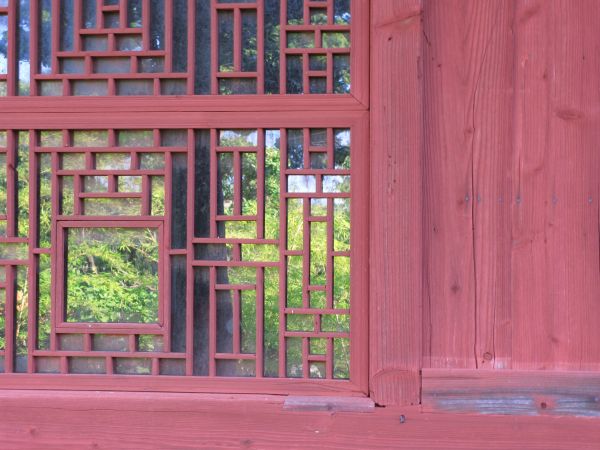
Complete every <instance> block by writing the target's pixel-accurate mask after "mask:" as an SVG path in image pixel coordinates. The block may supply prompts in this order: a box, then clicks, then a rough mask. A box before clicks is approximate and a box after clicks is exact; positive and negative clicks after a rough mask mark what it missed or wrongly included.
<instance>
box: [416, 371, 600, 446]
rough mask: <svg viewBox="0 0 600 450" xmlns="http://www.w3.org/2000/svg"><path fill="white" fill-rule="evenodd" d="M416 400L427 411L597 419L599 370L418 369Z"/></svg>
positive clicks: (599, 412)
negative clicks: (419, 399) (419, 383)
mask: <svg viewBox="0 0 600 450" xmlns="http://www.w3.org/2000/svg"><path fill="white" fill-rule="evenodd" d="M422 404H423V409H424V410H425V411H428V412H451V413H475V414H517V415H518V414H521V415H545V416H547V415H551V416H582V417H597V418H600V373H598V372H574V371H546V370H537V371H536V370H527V371H520V370H468V369H423V382H422ZM596 426H598V428H599V429H600V422H598V421H597V422H596ZM598 446H599V448H600V441H599V444H598Z"/></svg>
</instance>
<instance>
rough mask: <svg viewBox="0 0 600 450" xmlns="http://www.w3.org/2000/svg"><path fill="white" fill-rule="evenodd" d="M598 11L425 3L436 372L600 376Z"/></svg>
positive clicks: (428, 263)
mask: <svg viewBox="0 0 600 450" xmlns="http://www.w3.org/2000/svg"><path fill="white" fill-rule="evenodd" d="M599 9H600V5H599V4H598V2H595V1H585V0H582V1H566V0H552V1H545V2H538V1H526V0H522V1H516V2H512V1H497V2H491V1H490V2H486V1H480V2H474V1H462V0H456V1H447V2H437V1H428V2H426V3H425V4H424V41H425V44H424V53H423V54H424V61H425V66H424V108H425V114H424V117H425V119H424V126H425V134H424V149H425V161H424V186H425V198H424V201H425V206H424V237H423V242H424V259H425V264H424V267H425V268H424V315H423V330H424V332H423V355H424V367H439V368H496V369H502V368H514V369H561V370H562V369H567V370H599V369H600V355H599V352H600V345H598V342H600V336H599V333H600V327H599V326H598V324H599V323H600V304H599V301H600V244H599V241H598V236H599V232H598V230H599V229H600V225H599V219H598V216H599V207H598V205H599V200H600V199H599V195H600V194H599V193H600V152H599V151H598V148H597V146H598V142H599V140H600V139H599V137H600V136H599V134H600V122H599V118H600V108H599V105H600V94H599V92H600V91H599V89H598V85H599V84H600V75H599V74H600V70H599V66H600V60H599V59H600V55H599V53H598V48H599V46H600V35H599V34H598V33H597V30H598V27H599V25H600V11H599ZM415 167H416V166H415Z"/></svg>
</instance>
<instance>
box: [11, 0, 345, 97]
mask: <svg viewBox="0 0 600 450" xmlns="http://www.w3.org/2000/svg"><path fill="white" fill-rule="evenodd" d="M351 28H352V25H351V12H350V0H243V1H239V2H232V1H231V0H172V1H163V0H19V1H18V0H10V1H8V0H2V1H0V95H34V96H114V95H116V96H131V95H134V96H140V95H203V94H204V95H231V94H349V93H350V91H351V79H350V73H351V68H350V59H351V58H350V35H351ZM17 44H18V45H17ZM9 68H10V70H9Z"/></svg>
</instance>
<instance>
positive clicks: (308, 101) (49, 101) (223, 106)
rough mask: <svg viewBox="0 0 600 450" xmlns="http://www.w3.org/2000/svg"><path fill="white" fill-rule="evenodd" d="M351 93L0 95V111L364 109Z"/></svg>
mask: <svg viewBox="0 0 600 450" xmlns="http://www.w3.org/2000/svg"><path fill="white" fill-rule="evenodd" d="M366 109H367V107H366V106H365V105H363V104H362V103H361V102H359V101H358V100H357V99H356V98H354V97H353V96H351V95H334V94H331V95H327V94H323V95H264V96H259V95H235V96H223V95H215V96H212V95H206V96H198V95H196V96H191V95H190V96H177V97H174V96H163V97H156V96H131V97H117V96H112V97H110V96H109V97H93V98H90V97H2V98H0V112H1V113H14V112H31V111H36V112H37V113H42V112H47V113H56V112H113V111H127V112H144V113H145V112H153V111H165V112H168V111H171V112H176V111H223V112H227V111H233V112H236V111H237V112H239V111H292V110H293V111H314V110H317V111H318V110H335V111H349V110H354V111H364V110H366Z"/></svg>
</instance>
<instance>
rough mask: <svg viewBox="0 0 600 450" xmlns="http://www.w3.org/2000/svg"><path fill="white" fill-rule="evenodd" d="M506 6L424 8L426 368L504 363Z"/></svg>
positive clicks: (508, 100) (471, 4)
mask: <svg viewBox="0 0 600 450" xmlns="http://www.w3.org/2000/svg"><path fill="white" fill-rule="evenodd" d="M512 5H513V2H508V1H505V2H503V1H498V2H474V1H460V0H459V1H449V2H436V1H430V2H427V3H426V6H425V24H424V27H425V30H424V33H425V34H424V37H425V41H426V44H425V46H424V60H425V68H424V77H425V101H424V103H425V163H424V164H425V181H424V184H425V192H426V194H425V195H426V196H425V202H426V207H425V223H424V230H425V231H424V248H425V283H424V286H425V287H424V289H425V293H424V297H425V300H424V305H425V319H424V341H425V345H424V365H425V367H427V366H431V367H465V368H466V367H495V366H501V367H506V366H507V365H509V364H510V327H509V326H507V325H509V324H510V303H509V302H508V299H509V291H510V229H509V225H510V214H509V211H510V209H509V208H510V206H509V203H510V189H511V185H510V178H509V177H508V176H507V175H508V174H509V169H510V167H511V125H512V124H511V110H512V95H511V94H512V91H511V88H512V47H513V43H512V36H511V25H512V18H513V12H512V8H513V6H512Z"/></svg>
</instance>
